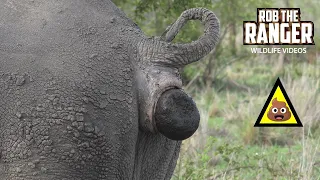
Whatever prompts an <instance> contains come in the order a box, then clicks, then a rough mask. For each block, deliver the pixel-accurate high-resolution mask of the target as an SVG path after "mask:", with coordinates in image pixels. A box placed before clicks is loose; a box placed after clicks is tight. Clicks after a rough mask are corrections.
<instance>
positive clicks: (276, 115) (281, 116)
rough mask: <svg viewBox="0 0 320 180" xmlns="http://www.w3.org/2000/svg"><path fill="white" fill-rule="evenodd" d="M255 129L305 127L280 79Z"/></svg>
mask: <svg viewBox="0 0 320 180" xmlns="http://www.w3.org/2000/svg"><path fill="white" fill-rule="evenodd" d="M254 127H303V125H302V123H301V121H300V119H299V117H298V114H297V112H296V110H295V109H294V107H293V105H292V103H291V101H290V99H289V96H288V94H287V92H286V90H285V89H284V87H283V85H282V83H281V81H280V78H278V79H277V81H276V82H275V84H274V85H273V88H272V90H271V92H270V94H269V96H268V99H267V100H266V102H265V104H264V106H263V108H262V110H261V112H260V114H259V116H258V118H257V121H256V123H255V124H254Z"/></svg>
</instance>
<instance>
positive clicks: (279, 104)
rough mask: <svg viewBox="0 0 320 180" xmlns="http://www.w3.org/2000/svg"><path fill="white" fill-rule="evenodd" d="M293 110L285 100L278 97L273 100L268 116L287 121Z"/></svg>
mask: <svg viewBox="0 0 320 180" xmlns="http://www.w3.org/2000/svg"><path fill="white" fill-rule="evenodd" d="M290 117H291V112H290V111H289V108H288V107H287V105H286V103H285V102H283V101H278V100H277V98H274V99H273V100H272V106H271V107H270V109H269V112H268V118H269V119H270V120H272V121H286V120H288V119H290Z"/></svg>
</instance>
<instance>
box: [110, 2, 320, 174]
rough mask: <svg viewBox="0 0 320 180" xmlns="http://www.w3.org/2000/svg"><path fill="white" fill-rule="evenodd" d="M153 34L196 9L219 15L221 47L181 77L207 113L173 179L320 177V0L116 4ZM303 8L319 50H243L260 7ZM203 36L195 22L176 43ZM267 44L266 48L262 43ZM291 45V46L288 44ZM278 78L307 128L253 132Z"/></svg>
mask: <svg viewBox="0 0 320 180" xmlns="http://www.w3.org/2000/svg"><path fill="white" fill-rule="evenodd" d="M114 3H115V4H116V5H117V6H118V7H119V8H121V9H122V10H123V11H124V12H125V13H126V14H127V16H128V17H129V18H131V19H132V20H134V21H135V22H136V23H137V24H138V26H139V27H140V28H141V29H142V30H143V31H144V32H145V34H146V35H148V36H161V35H162V33H163V32H164V31H165V29H166V28H167V26H169V25H170V24H172V23H173V22H174V21H175V20H176V19H177V18H178V17H179V16H180V14H181V13H182V12H183V11H184V10H186V9H189V8H193V7H205V8H207V9H210V10H212V11H213V12H215V14H216V15H217V16H218V18H219V20H220V23H221V29H220V32H221V38H220V42H219V43H218V45H217V46H216V48H215V49H214V50H213V51H212V52H211V53H210V54H209V55H207V56H206V57H205V58H203V59H202V60H201V61H199V62H196V63H193V64H191V65H188V66H186V67H185V68H184V71H183V73H182V75H183V81H184V85H185V89H186V90H187V91H188V92H189V93H190V94H191V95H192V96H193V97H194V99H195V101H196V103H197V106H198V108H199V111H200V114H201V124H200V127H199V129H198V131H197V132H196V133H195V134H194V135H193V136H192V137H191V138H189V139H188V140H185V141H184V142H183V146H182V149H181V153H180V158H179V160H178V163H177V167H176V169H175V173H174V176H173V178H172V179H173V180H184V179H320V150H319V148H320V147H319V143H320V57H319V55H320V46H319V44H320V36H318V35H319V34H320V18H318V17H320V11H319V10H318V9H319V7H320V1H318V0H304V1H299V0H280V1H275V0H273V1H272V0H271V1H265V0H230V1H222V0H165V1H154V0H134V1H129V0H114ZM261 7H292V8H300V10H301V18H302V20H304V21H313V22H314V25H315V33H314V34H315V37H314V38H315V43H316V45H315V46H294V47H305V48H307V53H306V54H252V53H251V51H250V48H251V47H253V46H244V45H242V38H243V36H242V22H243V21H250V20H251V21H254V20H256V12H257V11H256V8H261ZM202 33H203V28H202V25H201V24H200V23H199V22H197V21H191V22H188V23H187V24H186V25H185V27H184V28H183V29H182V30H181V31H180V32H179V34H178V36H177V37H176V38H175V40H174V42H175V43H186V42H191V41H193V40H196V39H197V38H198V37H199V36H201V34H202ZM261 47H262V46H261ZM284 47H289V46H284ZM277 77H280V78H281V81H282V83H283V84H284V87H285V89H286V91H287V93H288V95H289V97H290V98H291V102H292V103H293V105H294V107H295V109H296V111H297V113H298V115H299V117H300V119H301V121H302V123H303V125H304V127H303V128H266V127H265V128H254V127H253V125H254V123H255V121H256V119H257V117H258V115H259V113H260V111H261V109H262V107H263V105H264V103H265V101H266V99H267V97H268V95H269V93H270V91H271V89H272V86H273V84H274V82H275V80H276V78H277Z"/></svg>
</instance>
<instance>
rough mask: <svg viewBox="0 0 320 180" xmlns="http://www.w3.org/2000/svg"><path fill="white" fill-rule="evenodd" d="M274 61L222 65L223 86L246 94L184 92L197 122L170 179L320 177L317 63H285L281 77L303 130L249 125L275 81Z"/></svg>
mask: <svg viewBox="0 0 320 180" xmlns="http://www.w3.org/2000/svg"><path fill="white" fill-rule="evenodd" d="M259 60H260V62H259ZM274 63H276V62H272V61H271V62H270V61H263V62H262V61H261V59H259V57H256V58H254V59H250V60H248V61H247V62H246V63H243V62H242V63H238V64H237V63H234V64H232V65H230V66H228V67H226V69H225V71H224V72H223V73H224V76H222V77H223V79H222V82H224V83H228V81H230V80H232V81H233V82H235V83H236V84H238V85H241V86H245V87H246V88H247V89H248V91H244V90H243V89H237V88H234V87H232V88H230V87H228V86H225V87H224V88H223V89H220V90H217V89H216V88H213V87H208V88H206V89H200V88H199V89H195V88H193V89H188V90H189V92H190V93H191V94H192V96H193V97H194V99H195V101H196V103H197V106H198V108H199V111H200V115H201V122H200V127H199V129H198V130H197V132H196V133H195V134H194V135H193V136H192V137H191V138H189V139H187V140H185V141H184V142H183V145H182V149H181V153H180V157H179V160H178V164H177V167H176V169H175V173H174V176H173V178H172V179H173V180H182V179H183V180H185V179H279V180H282V179H320V147H319V144H320V65H317V64H308V63H303V62H298V63H287V64H286V65H285V66H284V68H283V69H282V72H281V73H280V79H281V81H282V83H283V85H284V87H285V89H286V91H287V93H288V95H289V98H290V100H291V102H292V104H293V105H294V107H295V109H296V111H297V114H298V115H299V117H300V120H301V121H302V123H303V125H304V127H303V128H267V127H264V128H255V127H253V125H254V123H255V121H256V120H257V117H258V115H259V113H260V111H261V109H262V107H263V105H264V103H265V101H266V99H267V97H268V95H269V93H270V91H271V89H272V86H273V84H274V82H275V79H276V78H277V75H276V74H275V73H274V72H273V66H274V65H273V64H274ZM189 87H193V85H191V86H189ZM188 90H187V91H188Z"/></svg>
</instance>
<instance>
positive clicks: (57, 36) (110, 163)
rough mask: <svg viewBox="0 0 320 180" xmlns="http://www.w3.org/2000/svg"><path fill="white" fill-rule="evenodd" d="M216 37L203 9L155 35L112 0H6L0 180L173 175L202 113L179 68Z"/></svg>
mask: <svg viewBox="0 0 320 180" xmlns="http://www.w3.org/2000/svg"><path fill="white" fill-rule="evenodd" d="M189 19H199V20H202V21H203V22H204V25H205V34H204V35H203V36H202V37H200V38H199V40H197V41H195V42H192V43H189V44H171V43H170V41H172V39H173V38H174V36H175V35H176V34H177V33H178V31H179V29H180V28H181V27H182V26H183V24H184V23H185V22H186V21H187V20H189ZM218 37H219V22H218V20H217V18H216V17H215V15H214V14H213V13H212V12H210V11H208V10H205V9H192V10H189V11H186V12H184V14H182V16H181V17H180V18H179V19H178V21H176V23H174V24H173V25H172V26H171V27H170V28H168V29H167V31H166V32H165V33H164V35H163V36H162V37H159V38H148V37H146V36H145V35H144V34H143V32H142V31H141V30H140V29H139V28H138V27H137V26H136V25H135V24H134V23H133V22H132V21H131V20H129V19H128V18H127V17H126V16H125V15H124V13H123V12H121V11H120V10H119V9H118V8H117V7H115V5H114V4H113V3H112V2H110V1H104V0H48V1H44V0H1V6H0V179H1V180H2V179H3V180H11V179H15V180H20V179H32V180H33V179H41V180H47V179H53V180H56V179H65V180H73V179H77V180H79V179H85V180H95V179H148V180H150V179H152V180H156V179H170V177H171V176H172V173H173V170H174V168H175V165H176V160H177V158H178V154H179V149H180V144H181V140H183V139H185V138H188V137H189V136H190V135H192V134H193V133H194V131H195V130H196V128H197V127H198V119H199V115H198V114H199V113H198V111H197V109H196V107H195V104H194V103H193V101H192V100H191V98H188V97H187V96H186V95H184V92H183V91H182V90H180V88H181V79H180V75H179V69H180V68H182V67H183V66H184V65H186V64H189V63H191V62H194V61H197V60H199V59H200V58H201V57H203V56H205V55H206V54H208V53H209V52H210V51H211V50H212V49H213V48H214V45H215V44H216V43H217V41H218ZM170 89H171V90H170ZM162 94H163V96H161V95H162ZM160 97H161V98H160ZM173 107H174V108H176V109H175V110H172V111H167V110H170V108H173ZM155 111H157V112H155ZM154 114H156V116H157V119H156V120H155V115H154ZM170 128H172V129H170ZM167 137H169V138H167ZM172 139H176V140H172Z"/></svg>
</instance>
